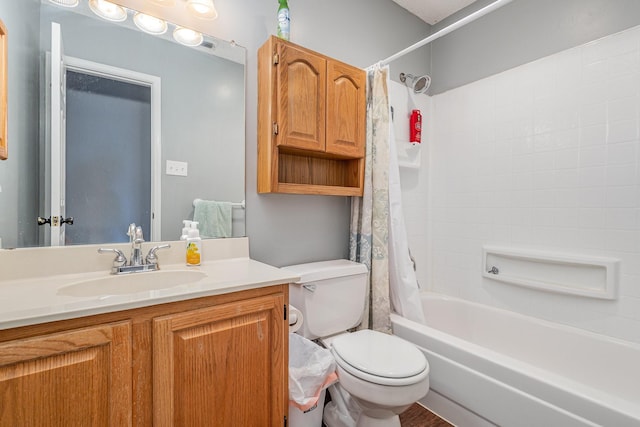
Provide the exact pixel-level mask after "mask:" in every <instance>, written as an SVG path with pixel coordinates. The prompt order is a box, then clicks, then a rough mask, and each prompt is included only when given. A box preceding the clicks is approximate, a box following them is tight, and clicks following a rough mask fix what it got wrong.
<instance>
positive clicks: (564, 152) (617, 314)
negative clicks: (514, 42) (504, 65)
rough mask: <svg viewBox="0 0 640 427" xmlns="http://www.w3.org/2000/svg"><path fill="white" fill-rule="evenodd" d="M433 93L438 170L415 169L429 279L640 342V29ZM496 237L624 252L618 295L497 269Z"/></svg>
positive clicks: (415, 224) (409, 205) (411, 189)
mask: <svg viewBox="0 0 640 427" xmlns="http://www.w3.org/2000/svg"><path fill="white" fill-rule="evenodd" d="M432 102H433V119H432V122H431V123H429V124H427V125H426V126H427V127H429V126H430V132H431V135H430V137H429V138H428V139H429V143H428V150H429V152H428V153H424V158H423V160H425V161H423V168H424V167H428V169H429V172H428V179H422V180H420V179H418V178H417V176H418V175H416V178H413V177H412V175H411V172H410V171H405V172H403V174H402V176H403V186H405V183H406V189H404V188H403V196H404V198H405V201H404V205H405V210H406V212H407V213H406V215H407V226H408V232H409V235H410V236H411V235H412V234H414V230H415V231H417V232H419V233H420V235H421V236H422V235H425V234H426V235H425V236H424V237H425V238H422V237H420V238H419V239H414V241H413V242H412V245H413V246H414V247H415V248H414V252H419V253H420V254H421V261H422V262H419V269H420V271H419V277H426V279H424V280H423V281H426V282H427V286H426V287H427V288H428V289H430V290H432V291H435V292H440V293H445V294H449V295H456V296H459V297H462V298H465V299H469V300H473V301H477V302H480V303H483V304H489V305H493V306H497V307H503V308H507V309H509V310H513V311H517V312H520V313H523V314H528V315H533V316H536V317H540V318H544V319H548V320H552V321H555V322H560V323H564V324H568V325H572V326H576V327H579V328H583V329H588V330H591V331H595V332H598V333H603V334H606V335H610V336H615V337H619V338H622V339H626V340H630V341H635V342H638V343H640V27H638V28H633V29H630V30H627V31H625V32H622V33H619V34H615V35H612V36H609V37H606V38H603V39H600V40H597V41H594V42H591V43H589V44H586V45H583V46H580V47H577V48H573V49H570V50H567V51H564V52H561V53H558V54H555V55H552V56H549V57H546V58H543V59H540V60H538V61H535V62H532V63H529V64H526V65H523V66H520V67H517V68H515V69H512V70H509V71H506V72H503V73H501V74H498V75H495V76H492V77H490V78H486V79H484V80H481V81H477V82H475V83H472V84H469V85H466V86H463V87H460V88H457V89H455V90H452V91H449V92H446V93H443V94H440V95H436V96H435V97H433V98H432ZM412 180H413V182H415V181H416V180H417V181H420V182H418V184H416V185H412ZM427 181H428V182H429V185H427V184H426V182H427ZM415 197H418V198H420V199H421V200H424V199H425V198H426V199H427V200H428V202H427V205H428V206H429V209H428V214H427V215H426V216H427V218H428V231H427V232H426V233H424V221H425V218H424V217H422V218H417V217H416V214H415V212H416V209H415V206H417V205H419V204H420V203H422V202H416V201H412V200H413V199H414V198H415ZM407 199H408V200H407ZM484 244H494V245H500V246H508V247H519V248H535V249H542V250H552V251H562V252H568V253H572V254H587V255H597V256H608V257H614V258H618V259H620V260H621V264H620V265H621V270H620V281H619V291H618V298H617V300H615V301H606V300H596V299H589V298H585V297H577V296H566V295H560V294H553V293H545V292H542V291H536V290H530V289H527V288H519V287H515V286H512V285H508V284H504V283H500V282H496V281H492V280H490V279H484V278H482V276H481V251H482V246H483V245H484ZM425 253H426V254H428V255H427V256H426V257H424V258H423V257H422V254H425ZM425 261H426V262H425ZM423 287H425V286H424V283H423Z"/></svg>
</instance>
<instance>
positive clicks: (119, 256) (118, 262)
mask: <svg viewBox="0 0 640 427" xmlns="http://www.w3.org/2000/svg"><path fill="white" fill-rule="evenodd" d="M98 253H99V254H104V253H115V254H116V257H115V258H114V259H113V265H114V267H120V266H123V265H125V264H126V263H127V258H126V257H125V256H124V253H123V252H122V251H121V250H120V249H111V248H100V249H98Z"/></svg>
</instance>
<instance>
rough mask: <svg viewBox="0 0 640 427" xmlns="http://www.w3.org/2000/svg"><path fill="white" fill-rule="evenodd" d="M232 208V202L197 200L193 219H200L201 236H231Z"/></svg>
mask: <svg viewBox="0 0 640 427" xmlns="http://www.w3.org/2000/svg"><path fill="white" fill-rule="evenodd" d="M231 210H232V206H231V203H230V202H216V201H213V200H196V202H195V206H194V210H193V220H194V221H198V229H199V230H200V237H202V238H213V237H231V234H232V227H231Z"/></svg>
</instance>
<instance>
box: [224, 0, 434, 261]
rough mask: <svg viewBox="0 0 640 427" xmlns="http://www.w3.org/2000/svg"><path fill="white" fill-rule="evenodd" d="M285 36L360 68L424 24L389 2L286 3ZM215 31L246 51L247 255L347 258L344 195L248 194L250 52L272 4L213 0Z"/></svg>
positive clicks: (252, 153)
mask: <svg viewBox="0 0 640 427" xmlns="http://www.w3.org/2000/svg"><path fill="white" fill-rule="evenodd" d="M289 7H290V9H291V41H292V42H294V43H298V44H301V45H303V46H305V47H308V48H310V49H313V50H316V51H318V52H322V53H324V54H326V55H328V56H331V57H334V58H336V59H339V60H342V61H345V62H348V63H351V64H353V65H356V66H359V67H368V66H369V65H372V64H374V63H376V62H378V61H380V60H382V59H384V58H386V57H388V56H390V55H392V54H394V53H396V52H397V51H399V50H401V49H404V48H405V47H406V46H408V45H410V44H412V43H414V42H416V41H418V40H420V39H422V38H424V37H426V36H427V35H428V32H429V26H428V25H426V24H425V23H424V22H423V21H421V20H419V19H418V18H416V17H414V16H413V15H411V14H409V13H408V12H406V11H405V10H404V9H402V8H401V7H399V6H397V5H396V4H395V3H393V2H392V1H390V0H349V1H343V0H326V1H316V0H290V1H289ZM216 8H217V9H218V13H219V17H218V21H219V25H220V27H219V29H220V31H219V32H218V33H216V34H215V35H216V36H218V37H221V38H224V39H234V40H236V41H237V42H238V43H240V44H241V45H243V46H245V47H247V49H248V61H247V89H248V90H247V124H246V135H247V155H246V168H247V169H246V174H247V175H246V176H247V235H248V236H249V242H250V249H251V256H252V257H253V258H254V259H257V260H259V261H263V262H267V263H270V264H272V265H276V266H282V265H287V264H294V263H300V262H307V261H313V260H326V259H332V258H340V257H346V256H348V239H349V211H350V198H348V197H332V196H301V195H289V194H261V195H258V194H257V192H256V179H257V177H256V168H257V134H256V128H257V78H258V77H257V61H256V52H257V50H258V48H259V47H260V46H261V45H262V44H263V43H264V42H265V40H266V39H267V38H268V37H269V35H271V34H275V28H276V18H275V16H276V11H277V8H278V4H277V2H276V1H275V0H274V1H264V0H235V1H217V2H216Z"/></svg>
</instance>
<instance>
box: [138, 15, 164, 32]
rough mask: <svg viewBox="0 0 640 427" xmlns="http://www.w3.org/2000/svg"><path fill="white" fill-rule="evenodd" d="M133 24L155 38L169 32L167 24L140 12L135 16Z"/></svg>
mask: <svg viewBox="0 0 640 427" xmlns="http://www.w3.org/2000/svg"><path fill="white" fill-rule="evenodd" d="M133 22H134V23H135V24H136V27H138V28H140V29H141V30H142V31H144V32H145V33H148V34H153V35H154V36H157V35H160V34H164V33H165V32H167V22H166V21H163V20H162V19H158V18H156V17H155V16H151V15H146V14H144V13H140V12H138V13H136V14H135V15H134V16H133Z"/></svg>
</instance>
